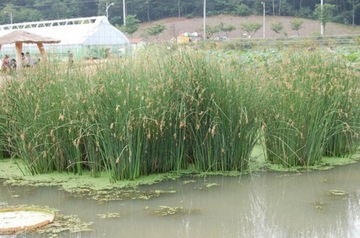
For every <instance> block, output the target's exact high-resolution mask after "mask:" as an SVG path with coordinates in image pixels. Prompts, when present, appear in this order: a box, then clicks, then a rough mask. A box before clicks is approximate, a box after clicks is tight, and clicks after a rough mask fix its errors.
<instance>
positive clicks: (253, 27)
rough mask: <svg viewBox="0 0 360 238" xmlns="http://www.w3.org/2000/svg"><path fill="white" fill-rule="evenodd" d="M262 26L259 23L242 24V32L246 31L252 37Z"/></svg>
mask: <svg viewBox="0 0 360 238" xmlns="http://www.w3.org/2000/svg"><path fill="white" fill-rule="evenodd" d="M261 27H262V25H261V24H260V23H258V22H248V23H242V24H241V30H243V31H245V32H246V33H247V34H248V35H249V36H250V37H251V36H252V34H254V33H255V32H257V31H258V30H260V28H261Z"/></svg>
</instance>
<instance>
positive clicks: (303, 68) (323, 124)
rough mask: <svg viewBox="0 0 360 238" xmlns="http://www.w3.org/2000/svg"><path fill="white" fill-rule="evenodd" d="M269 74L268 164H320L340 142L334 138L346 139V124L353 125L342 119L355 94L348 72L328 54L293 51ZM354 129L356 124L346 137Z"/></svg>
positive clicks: (265, 127) (266, 132)
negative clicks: (334, 143)
mask: <svg viewBox="0 0 360 238" xmlns="http://www.w3.org/2000/svg"><path fill="white" fill-rule="evenodd" d="M267 73H268V75H267V77H266V78H265V80H264V83H265V84H266V88H267V91H266V92H265V94H266V95H267V96H266V97H267V98H268V102H267V104H268V105H269V106H268V108H267V109H266V110H265V111H264V123H265V124H264V137H265V145H266V152H267V157H268V159H269V160H270V161H271V162H274V163H280V164H283V165H286V166H297V165H305V166H309V165H313V164H315V163H317V162H319V161H320V160H321V159H322V157H323V155H324V153H329V152H330V151H331V148H330V147H331V146H330V145H331V141H333V140H334V138H340V137H338V136H336V135H344V134H343V131H344V130H343V125H349V124H348V121H346V120H345V117H342V118H340V117H339V115H340V114H341V113H340V112H341V111H344V109H343V105H345V104H348V103H349V100H350V97H348V96H346V95H348V92H347V90H355V88H353V87H352V86H350V84H351V83H350V84H349V82H351V81H352V80H353V79H352V78H351V77H349V74H348V69H347V67H346V66H345V65H344V63H343V62H339V60H338V59H333V58H330V57H327V56H326V55H324V53H319V52H299V53H297V54H294V53H293V52H292V53H291V56H290V55H287V56H285V57H284V60H281V61H279V62H278V63H277V64H274V65H272V67H271V69H270V70H268V72H267ZM344 83H345V85H344ZM346 84H347V85H349V86H346ZM344 89H345V90H346V91H345V90H344ZM354 109H355V108H354ZM355 110H357V109H355ZM353 119H354V118H352V119H351V121H353V122H355V121H354V120H353ZM356 124H357V123H356ZM356 127H357V126H356V125H355V124H353V126H351V129H349V130H348V132H350V131H354V129H355V128H356ZM349 128H350V126H349ZM337 143H340V141H338V142H337ZM332 149H334V148H332ZM333 152H334V151H333Z"/></svg>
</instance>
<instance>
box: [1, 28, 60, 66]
mask: <svg viewBox="0 0 360 238" xmlns="http://www.w3.org/2000/svg"><path fill="white" fill-rule="evenodd" d="M59 42H60V40H56V39H53V38H50V37H44V36H40V35H36V34H33V33H30V32H27V31H24V30H16V31H12V32H10V33H9V34H6V35H4V36H1V37H0V49H1V45H4V44H13V43H15V47H16V60H17V64H18V66H19V65H20V66H21V60H20V58H21V52H22V45H23V44H24V43H25V44H37V46H38V48H39V51H40V53H41V57H42V59H43V60H44V61H46V53H45V50H44V46H43V44H55V43H59Z"/></svg>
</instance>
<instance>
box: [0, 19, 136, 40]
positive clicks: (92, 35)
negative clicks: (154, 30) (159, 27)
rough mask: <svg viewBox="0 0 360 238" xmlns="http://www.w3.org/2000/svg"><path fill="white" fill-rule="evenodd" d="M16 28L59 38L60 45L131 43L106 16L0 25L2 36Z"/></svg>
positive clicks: (0, 34)
mask: <svg viewBox="0 0 360 238" xmlns="http://www.w3.org/2000/svg"><path fill="white" fill-rule="evenodd" d="M15 30H26V31H27V32H30V33H34V34H38V35H41V36H44V37H51V38H54V39H59V40H60V41H61V43H60V45H83V46H88V45H109V46H110V45H126V44H129V40H128V38H127V37H126V36H125V34H124V33H122V32H121V31H120V30H118V29H117V28H116V27H114V26H113V25H111V24H110V23H109V21H108V19H107V18H106V17H105V16H96V17H86V18H73V19H63V20H51V21H38V22H25V23H16V24H11V25H0V36H3V35H6V34H8V33H10V32H12V31H15Z"/></svg>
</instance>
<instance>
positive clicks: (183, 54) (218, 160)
mask: <svg viewBox="0 0 360 238" xmlns="http://www.w3.org/2000/svg"><path fill="white" fill-rule="evenodd" d="M249 62H251V63H249ZM80 66H81V67H80ZM358 77H359V75H358V73H357V72H356V71H355V70H352V69H350V68H348V67H347V66H346V64H345V63H344V62H343V61H342V60H340V59H332V58H331V57H329V56H328V55H326V54H324V53H319V52H311V53H309V52H306V54H305V53H298V54H288V53H287V52H282V53H279V52H277V53H276V54H275V55H274V54H269V53H267V52H265V53H264V52H261V53H259V54H256V55H254V56H249V55H246V57H245V58H244V54H243V53H240V54H238V53H236V52H231V53H221V52H209V51H203V50H194V49H175V50H174V49H172V50H169V49H166V50H164V49H160V48H149V49H145V50H143V51H141V52H138V53H137V55H136V56H129V57H125V58H121V59H113V60H110V61H107V62H103V63H99V62H97V63H96V62H93V63H91V64H88V63H86V64H84V63H83V64H75V65H74V66H73V67H68V66H65V65H61V64H48V65H43V66H39V67H38V68H34V69H29V70H24V71H23V72H22V73H21V76H19V77H17V78H14V79H12V80H10V81H7V82H4V83H3V85H2V87H1V92H0V93H1V98H2V99H1V106H2V107H1V109H0V115H1V116H0V125H1V126H0V134H1V135H0V148H1V149H2V150H3V152H4V155H9V156H11V157H18V158H21V159H22V160H23V161H24V162H25V164H26V165H27V169H28V171H29V172H30V173H31V174H37V173H48V172H53V171H60V172H73V173H79V174H81V173H82V172H83V170H89V171H91V174H92V175H93V176H100V175H101V174H102V173H104V172H106V173H109V174H110V175H111V179H112V180H113V181H116V180H122V179H136V178H138V177H140V176H144V175H149V174H153V173H163V172H169V171H173V172H176V173H180V172H181V171H182V170H183V169H187V168H188V167H189V166H192V167H195V168H196V169H197V170H198V171H206V172H208V171H214V172H219V171H230V170H237V171H246V170H247V169H248V166H249V163H250V160H251V152H252V150H253V148H254V146H255V144H256V143H259V142H260V141H261V140H260V139H264V142H265V143H264V144H265V147H266V154H267V159H268V160H269V161H270V162H272V163H280V164H284V165H286V166H297V165H305V166H308V165H312V164H315V163H316V162H318V161H320V160H321V158H322V157H323V156H324V155H327V156H329V155H330V156H339V155H342V156H344V155H348V154H351V153H354V152H355V150H356V148H357V146H358V122H359V110H358V105H359V99H358V96H357V94H358V83H357V81H358V80H356V79H358Z"/></svg>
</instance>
